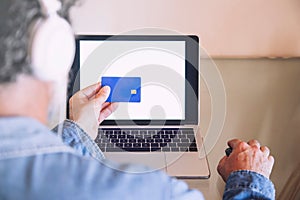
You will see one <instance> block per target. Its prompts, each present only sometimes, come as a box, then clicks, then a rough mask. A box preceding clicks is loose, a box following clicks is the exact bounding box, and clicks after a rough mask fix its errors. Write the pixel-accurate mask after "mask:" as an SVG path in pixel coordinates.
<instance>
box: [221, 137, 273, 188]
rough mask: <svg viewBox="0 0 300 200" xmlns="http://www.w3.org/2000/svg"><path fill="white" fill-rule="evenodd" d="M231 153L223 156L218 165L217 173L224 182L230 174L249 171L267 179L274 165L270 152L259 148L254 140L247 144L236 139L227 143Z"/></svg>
mask: <svg viewBox="0 0 300 200" xmlns="http://www.w3.org/2000/svg"><path fill="white" fill-rule="evenodd" d="M228 145H229V146H230V147H231V148H232V153H231V154H230V155H229V156H228V157H227V156H224V157H223V158H222V159H221V160H220V162H219V165H218V168H217V169H218V172H219V174H220V175H221V176H222V178H223V180H224V181H225V182H226V180H227V178H228V177H229V175H230V173H231V172H234V171H237V170H249V171H254V172H257V173H259V174H262V175H264V176H265V177H267V178H269V176H270V174H271V172H272V168H273V165H274V158H273V156H270V150H269V148H268V147H266V146H260V144H259V142H258V141H256V140H250V141H249V142H248V143H246V142H243V141H241V140H238V139H233V140H230V141H229V142H228Z"/></svg>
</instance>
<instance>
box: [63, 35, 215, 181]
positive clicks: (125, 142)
mask: <svg viewBox="0 0 300 200" xmlns="http://www.w3.org/2000/svg"><path fill="white" fill-rule="evenodd" d="M70 77H71V78H70V80H71V84H70V85H71V87H70V88H69V91H68V94H69V96H71V95H72V94H74V93H75V92H77V91H78V90H80V89H83V88H85V87H87V86H89V85H91V84H94V83H96V82H102V85H109V86H110V87H111V94H110V97H109V98H108V100H107V101H108V102H118V109H117V110H116V111H115V112H114V113H113V114H112V115H111V116H109V117H108V118H107V119H106V120H104V121H103V122H102V123H101V124H100V126H99V130H98V136H97V138H96V140H95V142H96V143H97V145H98V146H99V147H100V149H101V150H102V151H103V152H104V154H105V156H106V158H107V159H109V160H112V161H114V162H118V163H121V164H123V163H124V164H125V163H130V164H137V165H139V164H141V165H146V166H148V167H149V168H147V169H146V171H145V168H141V169H143V170H141V171H139V170H137V169H134V170H133V171H130V172H133V173H145V172H148V171H152V170H162V171H165V172H166V173H167V174H169V175H170V176H174V177H177V178H185V179H188V178H191V179H198V178H209V176H210V171H209V167H208V162H207V157H206V153H205V149H204V145H203V143H202V136H201V133H200V128H199V113H200V112H199V96H198V94H199V91H198V90H199V39H198V37H197V36H192V35H188V36H187V35H185V36H183V35H114V36H113V35H78V36H77V37H76V56H75V60H74V64H73V67H72V70H71V73H70ZM113 166H114V165H113V164H112V165H111V167H113Z"/></svg>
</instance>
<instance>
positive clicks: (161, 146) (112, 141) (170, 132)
mask: <svg viewBox="0 0 300 200" xmlns="http://www.w3.org/2000/svg"><path fill="white" fill-rule="evenodd" d="M95 141H96V143H97V144H98V146H99V147H100V149H101V150H102V151H103V152H122V151H128V152H160V151H163V152H183V151H189V152H195V151H197V145H196V142H195V136H194V131H193V129H192V128H184V129H169V128H168V129H167V128H166V129H153V128H151V129H150V128H149V129H99V131H98V136H97V138H96V140H95Z"/></svg>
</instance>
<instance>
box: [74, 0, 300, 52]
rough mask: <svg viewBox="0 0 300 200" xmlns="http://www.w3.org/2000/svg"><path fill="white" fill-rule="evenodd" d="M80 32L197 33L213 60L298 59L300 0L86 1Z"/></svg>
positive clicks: (78, 18) (77, 14)
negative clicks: (140, 30) (155, 29)
mask: <svg viewBox="0 0 300 200" xmlns="http://www.w3.org/2000/svg"><path fill="white" fill-rule="evenodd" d="M83 2H84V3H83V4H82V6H81V7H80V8H75V9H74V12H73V15H72V16H73V17H72V18H73V19H74V25H75V29H76V31H77V32H98V33H101V34H120V33H122V32H125V31H130V30H132V29H137V28H144V27H160V28H164V29H171V30H175V31H178V32H180V33H182V34H196V35H199V36H200V37H201V41H202V44H203V46H204V48H206V49H207V50H208V52H209V54H210V55H212V56H215V57H260V56H267V57H276V56H283V57H290V56H300V12H299V11H300V1H299V0H248V1H247V0H230V1H226V0H107V1H105V0H83Z"/></svg>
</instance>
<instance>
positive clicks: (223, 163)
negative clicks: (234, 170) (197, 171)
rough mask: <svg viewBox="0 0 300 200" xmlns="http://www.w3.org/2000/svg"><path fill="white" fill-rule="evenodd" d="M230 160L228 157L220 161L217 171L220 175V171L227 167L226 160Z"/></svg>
mask: <svg viewBox="0 0 300 200" xmlns="http://www.w3.org/2000/svg"><path fill="white" fill-rule="evenodd" d="M227 159H228V157H227V156H224V157H223V158H222V159H221V160H220V161H219V164H218V167H217V170H218V172H219V173H220V170H221V169H222V168H223V167H224V166H225V162H226V160H227Z"/></svg>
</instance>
